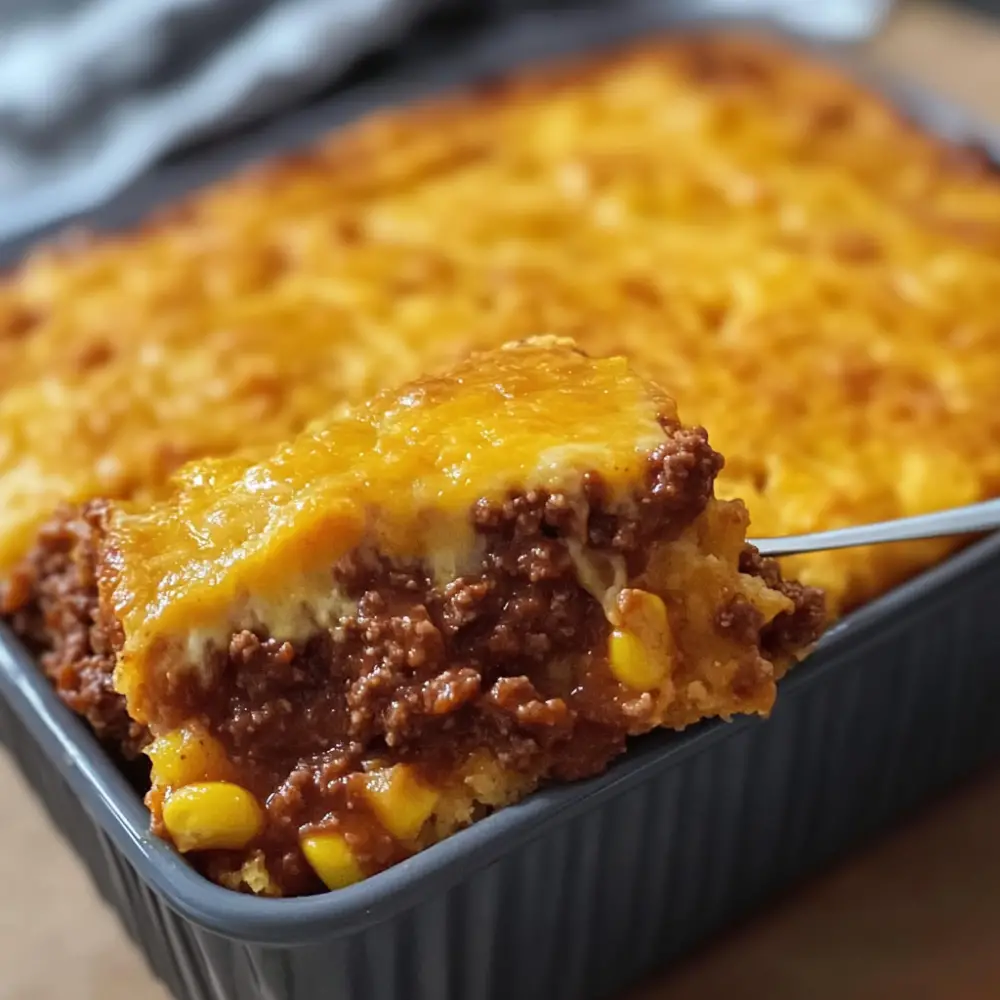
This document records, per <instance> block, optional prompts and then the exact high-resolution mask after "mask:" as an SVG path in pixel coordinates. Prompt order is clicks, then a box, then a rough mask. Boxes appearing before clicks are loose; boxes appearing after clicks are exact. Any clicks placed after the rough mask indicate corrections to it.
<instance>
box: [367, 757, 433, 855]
mask: <svg viewBox="0 0 1000 1000" xmlns="http://www.w3.org/2000/svg"><path fill="white" fill-rule="evenodd" d="M365 790H366V792H367V795H368V801H369V802H370V803H371V807H372V809H373V810H374V811H375V815H376V816H377V817H378V819H379V822H380V823H381V824H382V826H384V827H385V828H386V830H388V831H389V833H391V834H392V835H393V836H394V837H395V838H396V839H397V840H413V838H414V837H416V836H417V834H418V833H420V830H421V828H422V827H423V825H424V823H426V822H427V820H428V819H430V816H431V813H432V812H434V807H435V806H436V805H437V802H438V798H439V797H440V793H439V792H437V791H436V790H435V789H433V788H429V787H428V786H427V785H425V784H423V782H421V781H420V780H419V779H418V778H417V776H416V775H415V774H414V773H413V769H412V768H409V767H407V766H406V765H405V764H396V765H395V766H393V767H390V768H387V769H385V770H379V771H372V772H371V773H370V774H369V775H368V779H367V782H366V786H365Z"/></svg>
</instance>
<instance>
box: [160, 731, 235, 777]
mask: <svg viewBox="0 0 1000 1000" xmlns="http://www.w3.org/2000/svg"><path fill="white" fill-rule="evenodd" d="M146 756H147V757H149V759H150V761H151V762H152V765H153V770H152V780H153V784H154V785H161V786H166V787H168V788H181V787H182V786H184V785H191V784H193V783H194V782H196V781H210V780H212V779H220V778H225V777H227V775H228V771H229V761H228V759H227V758H226V752H225V750H223V748H222V744H220V743H219V741H218V740H217V739H215V737H213V736H210V735H209V734H208V733H206V732H205V731H204V730H203V729H200V728H185V729H175V730H173V732H169V733H166V734H165V735H163V736H161V737H159V738H158V739H155V740H153V742H152V743H150V745H149V746H148V747H147V748H146Z"/></svg>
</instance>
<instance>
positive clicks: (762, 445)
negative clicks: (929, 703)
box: [0, 37, 1000, 607]
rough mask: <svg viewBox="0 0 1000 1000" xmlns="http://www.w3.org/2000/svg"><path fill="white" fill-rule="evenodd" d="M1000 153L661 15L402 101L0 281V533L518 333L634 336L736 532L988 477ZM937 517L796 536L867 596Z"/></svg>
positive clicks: (811, 564) (13, 544)
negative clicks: (647, 24) (744, 512)
mask: <svg viewBox="0 0 1000 1000" xmlns="http://www.w3.org/2000/svg"><path fill="white" fill-rule="evenodd" d="M998 298H1000V184H998V181H997V177H996V174H995V172H994V171H993V169H992V168H990V167H988V166H986V165H985V164H984V163H983V161H982V160H981V158H977V157H976V156H974V155H971V154H968V153H966V152H963V151H961V150H957V149H955V148H951V147H948V146H946V145H945V144H943V143H942V142H940V141H938V140H936V139H933V138H930V137H928V136H926V135H924V134H922V133H921V132H920V131H919V130H917V129H915V128H914V127H912V126H910V125H908V124H906V123H904V122H903V121H902V120H901V119H900V118H899V117H898V116H897V115H896V114H895V113H894V112H893V111H892V110H891V109H889V108H887V107H886V106H885V105H884V104H883V103H882V102H881V101H880V100H879V99H877V98H875V97H873V96H872V95H870V94H868V93H866V92H864V91H862V90H861V89H859V88H857V87H855V86H853V85H852V84H850V83H848V82H846V81H845V80H843V79H842V78H840V77H839V76H838V75H836V74H834V73H832V72H830V71H828V70H826V69H824V68H822V67H820V66H818V65H816V64H815V63H813V62H811V61H808V60H806V59H804V58H802V57H800V56H797V55H794V54H792V53H791V52H789V51H787V50H785V49H783V48H779V47H776V46H773V45H771V44H770V43H766V42H762V41H759V40H753V39H737V38H726V37H718V38H709V39H692V38H687V39H666V40H662V41H656V42H654V43H650V44H645V45H642V46H639V47H636V48H632V49H629V50H625V51H624V52H622V53H617V54H611V55H607V56H601V57H597V58H595V59H593V60H587V61H585V62H583V63H577V64H572V65H569V66H568V67H566V68H559V69H555V70H543V71H541V72H528V73H525V74H522V75H521V76H520V77H516V78H514V79H513V80H511V81H510V82H508V83H506V84H503V85H500V86H495V87H493V88H490V89H486V90H483V91H481V92H476V93H472V94H469V95H464V96H459V97H456V98H453V99H446V100H442V101H439V102H437V103H435V104H432V105H429V106H426V107H418V108H413V109H403V110H400V111H390V112H386V113H383V114H381V115H377V116H375V117H372V118H370V119H368V120H367V121H365V122H362V123H361V124H359V125H357V126H355V127H353V128H350V129H348V130H346V131H344V132H341V133H339V134H337V135H334V136H332V137H330V138H329V139H327V140H325V141H324V142H323V143H321V144H320V145H319V146H317V147H316V148H315V149H314V150H312V151H310V152H309V153H306V154H302V155H299V156H296V157H292V158H288V159H285V160H283V161H280V162H277V163H275V164H273V165H270V166H268V167H265V168H263V169H260V170H257V171H256V172H253V173H251V174H248V175H246V176H244V177H241V178H238V179H235V180H233V181H230V182H228V183H225V184H222V185H220V186H218V187H216V188H214V189H212V190H210V191H208V192H206V193H204V194H201V195H198V196H196V197H195V198H194V199H192V200H191V201H189V202H188V203H186V204H185V205H184V206H182V207H181V208H180V209H179V210H178V211H177V212H175V213H174V215H173V217H172V218H170V219H168V220H166V221H161V222H158V223H156V224H151V225H149V226H147V227H145V228H144V229H143V230H141V231H139V232H137V233H135V234H131V235H129V236H126V237H122V238H116V239H111V240H104V241H101V242H98V243H96V244H94V245H92V246H90V247H86V248H84V249H82V250H80V251H73V252H65V251H64V252H61V253H52V252H50V253H45V252H41V253H39V254H38V255H36V256H35V258H33V259H32V260H30V261H29V262H28V263H27V264H26V265H25V266H24V267H23V268H21V269H20V270H19V271H18V272H16V273H15V274H14V275H13V276H12V277H11V278H10V280H9V281H8V283H7V284H6V285H5V286H4V287H3V289H2V290H0V361H2V365H0V386H2V388H3V394H2V396H0V564H3V563H9V562H10V561H11V560H13V559H14V558H16V556H17V555H19V554H20V553H21V552H22V551H23V550H24V548H25V547H26V546H27V544H28V543H29V542H30V537H31V530H30V529H31V528H32V526H33V525H35V524H36V523H38V522H39V521H40V520H41V519H42V518H43V517H45V516H46V515H47V514H48V513H49V512H50V510H51V509H52V508H53V507H54V506H55V505H56V503H57V502H58V501H60V500H63V499H80V498H83V497H87V496H92V495H119V496H131V495H135V494H143V493H147V492H150V491H154V492H155V491H156V490H158V489H159V488H160V487H161V486H162V484H163V482H164V480H165V479H166V477H167V475H168V474H169V472H170V470H172V469H173V468H174V467H176V466H177V465H178V464H180V462H181V461H183V460H185V459H188V458H190V457H196V456H198V455H203V454H221V453H225V452H228V451H230V450H232V449H233V448H234V447H241V446H244V445H256V444H269V443H271V442H275V441H279V440H283V439H284V438H286V437H287V436H288V435H289V434H291V433H293V432H295V431H297V430H299V429H300V428H301V427H302V426H303V425H304V424H305V423H307V422H308V421H309V420H311V419H312V418H314V417H315V416H317V415H318V414H321V413H323V412H326V411H327V410H328V409H329V407H330V406H331V404H334V403H336V402H337V401H338V400H356V399H361V398H367V397H368V396H369V395H370V394H371V393H372V392H373V391H376V390H378V389H380V388H382V387H384V386H388V385H395V384H399V383H400V382H402V381H403V380H405V379H408V378H412V377H415V376H418V375H420V374H422V373H424V372H433V371H438V370H441V369H442V368H444V367H446V366H447V365H449V364H451V363H452V362H453V361H454V360H455V359H457V358H460V357H462V356H464V355H465V354H466V353H467V352H468V351H470V350H473V349H479V348H486V347H491V346H496V345H498V344H500V343H503V342H506V341H510V340H516V339H521V338H523V337H526V336H532V335H535V334H538V333H552V334H557V335H568V336H572V337H574V338H575V339H576V341H577V342H578V343H579V344H580V346H581V347H582V348H584V349H585V350H587V351H588V352H589V353H591V354H593V355H596V356H600V355H607V354H618V353H622V354H625V355H627V356H628V357H629V359H630V360H631V361H632V363H633V364H634V366H635V367H636V369H637V370H638V371H639V373H640V374H641V375H643V376H646V377H650V378H652V379H654V380H655V381H657V382H658V383H660V384H662V385H664V386H668V387H669V388H670V391H671V393H672V394H673V395H674V396H676V398H677V400H678V404H679V406H680V408H681V412H682V413H684V415H685V418H686V419H688V420H692V421H695V422H698V423H703V424H704V425H706V426H707V427H709V428H710V430H711V432H712V439H713V443H714V444H715V445H716V447H718V449H719V450H720V451H721V452H722V453H723V454H725V455H726V457H727V467H726V469H725V470H724V471H723V473H722V476H721V477H720V480H719V483H718V492H719V494H720V495H721V496H741V497H743V498H744V499H745V500H746V501H747V504H748V506H749V508H750V510H751V512H752V516H753V527H752V532H753V533H755V534H769V533H778V532H795V531H803V530H810V529H815V528H826V527H833V526H837V525H841V524H846V523H852V522H860V521H865V520H873V519H881V518H885V517H891V516H894V515H897V514H910V513H916V512H919V511H923V510H928V509H933V508H936V507H942V506H946V505H950V504H956V503H963V502H967V501H971V500H974V499H977V498H981V497H984V496H988V495H993V494H995V493H997V492H998V491H1000V411H998V409H997V407H996V406H995V387H996V386H997V385H998V384H1000V326H998V324H997V323H996V320H995V303H996V302H997V301H998ZM948 544H949V543H947V542H944V543H937V542H933V543H921V544H915V545H907V546H904V547H899V548H892V549H887V548H881V549H878V550H869V551H847V552H838V553H827V554H822V555H818V556H810V557H803V558H800V559H797V560H795V561H792V562H790V568H791V571H792V572H794V573H796V575H799V576H801V577H802V578H803V579H804V580H806V581H807V582H811V583H815V584H818V585H822V586H825V587H826V588H827V589H828V592H829V593H830V597H831V603H832V604H833V605H834V607H836V606H837V604H838V603H840V602H846V603H855V602H857V601H860V600H863V599H866V598H868V597H870V596H872V595H873V594H875V593H878V592H879V591H881V590H883V589H885V588H886V587H888V586H889V585H891V584H892V583H894V582H896V581H897V580H898V579H900V578H902V577H904V576H905V575H907V574H909V573H911V572H913V571H915V570H916V569H918V568H920V567H921V566H923V565H926V564H927V563H928V562H930V561H933V560H934V559H936V558H939V557H940V556H941V555H942V554H943V553H944V552H945V551H946V550H947V545H948Z"/></svg>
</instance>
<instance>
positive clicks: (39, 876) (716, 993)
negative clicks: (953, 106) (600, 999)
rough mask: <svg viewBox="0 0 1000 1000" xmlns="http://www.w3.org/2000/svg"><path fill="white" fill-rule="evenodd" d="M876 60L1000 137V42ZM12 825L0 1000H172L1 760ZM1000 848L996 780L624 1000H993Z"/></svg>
mask: <svg viewBox="0 0 1000 1000" xmlns="http://www.w3.org/2000/svg"><path fill="white" fill-rule="evenodd" d="M867 48H868V49H869V51H870V53H871V54H872V55H873V56H874V57H875V58H876V59H877V60H878V61H879V62H880V63H881V64H882V65H884V66H886V67H888V68H890V69H892V70H895V71H897V72H901V73H904V74H909V75H911V76H913V77H915V78H917V79H921V80H923V81H925V82H926V83H929V84H930V85H931V86H933V87H935V88H937V89H938V90H939V91H941V92H942V93H945V94H948V95H950V96H952V97H954V98H956V99H958V100H959V101H961V102H963V103H965V104H967V105H968V106H969V107H971V108H974V109H976V110H977V111H978V112H979V113H980V114H981V115H983V116H984V117H987V118H992V119H993V120H995V121H997V123H998V124H1000V28H997V27H994V26H993V25H991V24H990V23H988V22H986V21H983V20H980V19H978V18H975V17H973V16H972V15H969V14H964V13H963V14H960V13H957V12H956V11H952V10H950V9H948V10H946V9H944V8H941V7H937V6H935V5H930V4H925V3H904V4H903V5H902V6H901V7H900V8H899V10H898V11H897V12H896V13H895V14H894V16H893V18H892V20H891V21H890V23H889V24H888V25H887V26H886V28H885V30H884V31H883V33H882V35H881V36H880V37H879V38H878V39H877V40H875V41H874V42H872V43H870V44H869V46H867ZM998 666H1000V665H998ZM0 815H2V819H0V886H2V890H0V898H2V902H0V1000H167V996H166V992H165V990H163V988H162V987H161V986H159V984H157V983H156V982H155V981H154V980H153V979H152V977H151V976H150V974H149V972H148V971H147V970H146V968H145V966H144V964H143V961H142V959H141V958H140V956H139V955H138V954H137V953H136V952H135V951H134V950H133V949H132V947H131V946H130V945H129V944H128V942H127V941H126V939H125V937H124V935H123V933H122V932H121V931H120V929H119V927H118V925H117V924H116V922H115V918H114V917H113V915H112V914H111V913H110V912H108V911H107V910H106V909H105V908H104V907H103V905H102V904H101V903H100V902H99V901H98V899H97V897H96V896H95V894H94V892H93V890H92V889H91V887H90V885H89V883H88V881H87V878H86V876H85V874H84V872H83V870H82V868H80V866H79V865H78V864H77V863H76V860H75V858H74V857H73V856H72V854H71V853H70V851H69V850H68V848H67V847H66V846H65V844H64V843H63V842H62V841H61V840H60V839H59V838H58V837H57V836H56V834H55V833H54V832H53V831H52V830H51V829H50V828H49V826H48V824H47V822H46V821H45V819H44V817H43V816H42V813H41V811H40V810H39V808H38V806H37V805H36V804H35V802H34V801H33V799H32V798H31V796H30V795H29V794H28V792H27V790H26V789H25V788H24V787H23V785H22V783H21V781H20V778H19V777H18V776H17V775H16V774H15V772H14V770H13V768H12V767H11V766H10V764H9V763H8V761H7V760H6V759H4V758H2V757H0ZM998 845H1000V770H998V771H997V772H995V773H992V774H988V775H985V776H983V777H981V778H980V779H978V780H977V781H975V782H972V783H970V784H969V785H967V786H965V787H964V788H962V789H959V790H958V791H957V792H956V793H955V794H953V795H952V796H951V797H950V798H949V799H947V800H945V801H943V802H939V803H937V804H936V805H934V806H933V807H931V808H929V809H928V810H927V811H925V812H924V813H923V814H921V815H920V816H918V817H916V818H915V819H913V820H911V821H910V822H909V823H908V824H907V825H905V826H904V827H903V828H902V829H900V830H897V831H896V832H894V833H893V834H891V835H889V836H887V837H885V838H883V839H882V840H881V841H880V842H879V843H877V844H875V845H873V846H872V847H870V848H869V849H868V850H867V851H865V852H863V853H861V854H859V855H856V856H854V857H853V858H851V859H850V860H849V861H847V862H845V863H844V864H842V865H841V866H840V867H839V868H837V869H835V870H834V871H831V872H830V873H828V874H827V875H825V876H823V877H822V878H820V879H817V880H815V881H813V882H811V883H809V884H808V885H806V886H805V887H803V888H802V889H800V890H799V891H797V892H796V893H794V894H793V895H791V896H790V897H788V898H786V899H784V900H782V901H780V902H779V903H777V904H775V905H774V906H772V907H771V908H770V909H769V910H767V911H766V912H764V913H762V914H760V915H758V916H757V917H755V918H754V919H753V920H751V921H750V922H748V923H747V924H745V925H744V926H743V927H741V928H739V929H737V930H736V931H734V932H731V933H730V934H729V935H727V936H726V937H724V938H723V939H721V940H718V941H715V942H713V943H712V944H710V945H708V946H707V947H705V948H704V949H703V950H702V951H701V952H699V953H698V954H696V955H694V956H692V957H691V958H689V959H688V960H687V961H685V962H684V963H682V964H681V965H679V966H677V967H675V968H674V969H673V970H672V971H670V972H668V973H666V974H663V975H660V976H659V977H657V978H656V979H655V980H654V981H653V982H650V983H648V984H647V985H646V986H645V987H643V988H641V989H639V990H638V991H635V992H634V993H633V994H632V996H630V997H629V998H627V1000H666V998H667V997H669V998H670V1000H694V998H696V997H697V998H698V1000H717V998H718V1000H733V998H734V997H736V998H740V1000H835V998H836V1000H845V998H850V1000H892V998H896V997H906V998H907V1000H924V998H926V1000H987V998H990V1000H995V998H997V997H1000V850H998ZM26 858H30V859H31V864H30V865H27V864H24V859H26ZM39 858H43V859H45V864H44V867H41V868H39V867H38V864H37V861H38V859H39Z"/></svg>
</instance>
